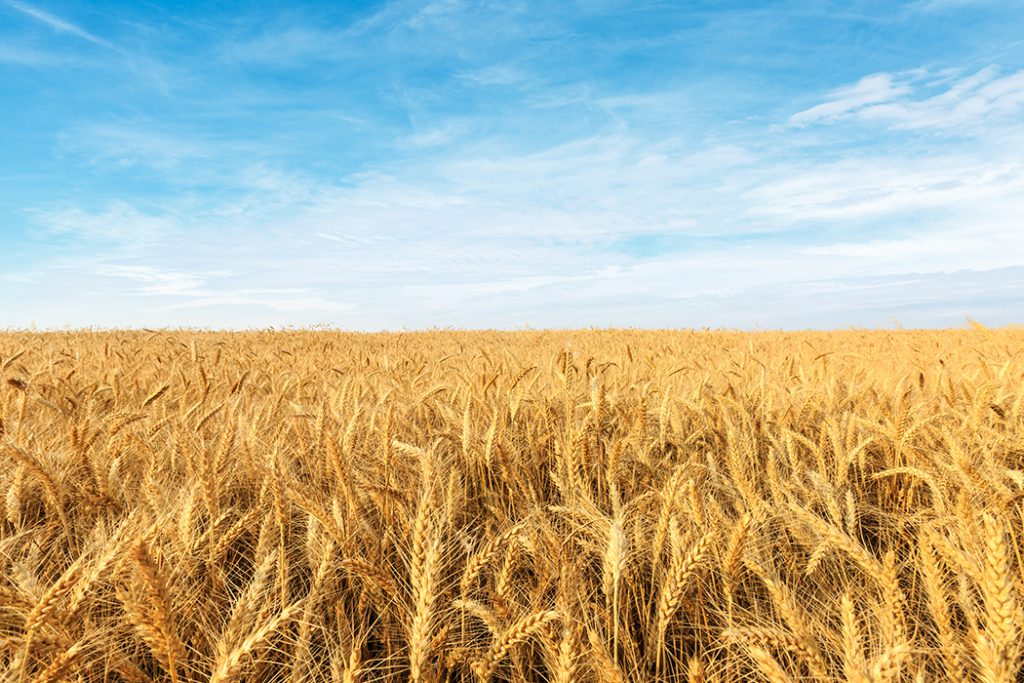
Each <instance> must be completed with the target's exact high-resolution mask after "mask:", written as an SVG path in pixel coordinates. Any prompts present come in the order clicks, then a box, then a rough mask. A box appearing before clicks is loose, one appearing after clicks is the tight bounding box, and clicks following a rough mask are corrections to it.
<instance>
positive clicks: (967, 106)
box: [789, 66, 1024, 133]
mask: <svg viewBox="0 0 1024 683" xmlns="http://www.w3.org/2000/svg"><path fill="white" fill-rule="evenodd" d="M927 75H928V74H927V72H925V74H924V76H923V75H922V73H921V72H908V73H906V74H874V75H872V76H867V77H865V78H863V79H861V80H860V81H859V82H858V83H857V84H856V85H853V86H849V87H847V88H841V89H839V90H836V91H834V92H833V93H831V95H830V97H829V99H828V100H826V101H825V102H823V103H821V104H818V105H815V106H814V107H811V108H810V109H806V110H804V111H801V112H798V113H796V114H794V115H792V116H791V117H790V118H789V124H790V125H791V126H797V127H804V126H809V125H813V124H825V123H832V122H835V121H838V120H841V119H856V120H860V121H864V122H874V123H880V124H883V125H885V126H888V127H889V128H891V129H895V130H924V129H933V130H943V131H950V132H957V133H972V132H977V131H978V129H979V128H980V127H982V126H985V125H988V124H991V123H992V122H1003V123H1011V124H1012V123H1016V122H1017V121H1018V120H1019V117H1020V114H1021V112H1024V71H1018V72H1016V73H1012V74H1008V75H1005V76H999V69H998V67H996V66H989V67H986V68H984V69H982V70H980V71H978V72H976V73H974V74H971V75H968V76H962V77H959V78H953V79H949V78H942V79H939V80H938V81H937V82H931V83H929V82H926V81H927V78H926V77H927ZM937 86H938V87H942V86H945V90H943V91H941V92H939V93H937V94H934V95H928V94H927V93H928V92H931V91H933V90H934V89H935V87H937Z"/></svg>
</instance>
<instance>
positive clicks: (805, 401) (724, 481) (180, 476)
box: [0, 326, 1024, 683]
mask: <svg viewBox="0 0 1024 683" xmlns="http://www.w3.org/2000/svg"><path fill="white" fill-rule="evenodd" d="M0 365H2V379H3V382H2V388H0V419H2V423H0V433H2V437H0V438H2V441H0V491H2V493H3V496H4V499H3V511H2V518H3V519H2V526H0V672H2V680H3V681H8V682H13V681H38V682H40V683H42V682H48V683H49V682H54V681H61V680H66V681H105V682H106V681H111V682H115V681H131V682H134V681H172V682H173V683H186V682H192V681H216V682H222V683H223V682H227V681H274V682H276V681H282V682H283V681H294V682H296V683H298V682H306V681H309V682H320V681H325V682H326V681H331V682H339V683H340V682H342V681H344V682H355V681H362V682H364V683H370V682H374V681H426V682H432V681H530V682H533V681H559V682H563V683H565V682H569V681H598V682H605V683H612V682H615V681H687V682H689V683H696V682H698V681H708V682H714V681H718V682H722V683H734V682H739V681H772V682H781V681H798V680H813V681H850V682H851V683H868V682H871V683H895V682H897V681H941V680H950V681H986V682H1001V681H1014V680H1016V679H1017V678H1018V676H1019V671H1020V667H1021V654H1022V653H1021V650H1022V642H1021V641H1022V638H1021V634H1022V629H1024V617H1022V611H1021V608H1022V607H1024V601H1022V598H1021V593H1022V589H1024V574H1022V567H1024V563H1022V559H1024V558H1022V557H1021V538H1022V534H1024V518H1022V505H1024V331H1020V330H1008V329H1007V330H988V329H984V328H981V327H980V326H976V327H975V328H973V329H969V330H959V331H884V332H883V331H878V332H865V331H844V332H829V333H815V332H807V333H774V332H764V333H740V332H698V331H692V332H670V331H665V332H656V331H627V330H622V331H572V332H554V331H548V332H533V331H523V332H507V333H506V332H449V331H436V332H424V333H409V334H347V333H340V332H326V331H268V332H239V333H213V332H198V331H137V332H66V333H46V334H38V333H29V332H24V333H14V332H10V333H4V334H0Z"/></svg>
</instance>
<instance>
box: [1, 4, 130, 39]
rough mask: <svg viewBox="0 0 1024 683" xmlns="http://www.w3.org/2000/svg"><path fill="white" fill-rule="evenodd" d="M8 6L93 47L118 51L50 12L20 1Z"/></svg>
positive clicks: (97, 37)
mask: <svg viewBox="0 0 1024 683" xmlns="http://www.w3.org/2000/svg"><path fill="white" fill-rule="evenodd" d="M7 5H8V6H10V7H12V8H14V9H16V10H17V11H19V12H21V13H22V14H25V15H27V16H29V17H32V18H33V19H35V20H36V21H39V22H42V23H43V24H46V25H47V26H49V27H50V28H52V29H53V30H54V31H58V32H60V33H68V34H70V35H73V36H77V37H79V38H81V39H82V40H86V41H88V42H90V43H92V44H93V45H99V46H100V47H105V48H107V49H108V50H117V49H118V48H117V47H116V46H115V45H114V44H113V43H111V42H110V41H107V40H104V39H103V38H100V37H99V36H96V35H94V34H92V33H90V32H89V31H86V30H85V29H83V28H82V27H80V26H77V25H76V24H73V23H71V22H70V21H67V20H65V19H62V18H60V17H58V16H56V15H53V14H51V13H49V12H46V11H44V10H42V9H39V8H38V7H36V6H34V5H30V4H28V3H25V2H20V1H19V0H7Z"/></svg>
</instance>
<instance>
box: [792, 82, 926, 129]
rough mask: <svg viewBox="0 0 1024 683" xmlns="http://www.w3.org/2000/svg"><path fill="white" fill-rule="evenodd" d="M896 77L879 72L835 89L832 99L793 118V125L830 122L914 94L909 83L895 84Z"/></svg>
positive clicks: (830, 95) (831, 95) (830, 97)
mask: <svg viewBox="0 0 1024 683" xmlns="http://www.w3.org/2000/svg"><path fill="white" fill-rule="evenodd" d="M895 80H896V78H895V77H894V76H893V75H892V74H887V73H879V74H872V75H870V76H865V77H864V78H862V79H860V80H859V81H857V83H855V84H854V85H850V86H846V87H843V88H839V89H838V90H834V91H832V92H831V93H830V94H829V99H828V100H826V101H825V102H822V103H821V104H817V105H815V106H813V107H811V108H810V109H805V110H804V111H801V112H798V113H796V114H793V115H792V116H790V117H789V124H790V125H791V126H807V125H810V124H814V123H828V122H830V121H835V120H836V119H840V118H843V117H845V116H848V115H850V114H851V113H853V112H856V111H857V110H859V109H861V108H863V107H865V106H867V105H870V104H877V103H879V102H890V101H892V100H895V99H897V98H899V97H901V96H903V95H906V94H908V93H909V92H911V89H910V86H909V85H907V84H903V83H900V84H897V83H895Z"/></svg>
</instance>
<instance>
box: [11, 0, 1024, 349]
mask: <svg viewBox="0 0 1024 683" xmlns="http://www.w3.org/2000/svg"><path fill="white" fill-rule="evenodd" d="M1022 122H1024V3H1021V2H1017V1H1006V0H991V1H986V0H913V1H912V2H903V3H899V2H892V1H884V2H883V1H879V2H867V1H865V2H857V1H855V0H854V1H849V2H840V1H835V2H828V1H827V0H813V1H806V2H803V1H800V2H798V1H790V2H786V1H780V2H771V3H768V2H764V3H752V2H730V1H728V0H722V1H719V2H683V1H680V2H647V1H644V0H635V1H622V2H619V1H616V0H593V1H589V2H585V1H582V0H580V1H577V2H572V1H561V2H518V1H516V0H509V1H505V2H470V1H462V0H441V1H438V2H351V3H322V4H316V3H313V4H301V3H294V2H288V3H280V4H275V3H272V2H264V3H252V4H246V3H237V4H235V3H196V2H146V3H122V2H103V1H99V2H89V3H80V2H67V1H65V0H31V1H22V0H0V327H12V326H13V327H24V326H28V325H31V324H33V323H35V324H37V325H39V326H41V327H61V326H66V325H70V326H134V327H142V326H161V325H172V326H178V325H189V326H213V327H250V326H277V325H312V324H328V325H332V326H340V327H344V328H350V329H367V330H374V329H401V328H405V327H409V328H420V327H431V326H456V327H506V328H511V327H518V326H522V325H530V326H534V327H562V326H611V325H614V326H645V327H669V326H688V327H703V326H712V327H717V326H729V327H762V328H775V327H786V328H804V327H818V328H822V327H824V328H830V327H845V326H850V325H856V326H891V325H894V324H902V325H905V326H961V325H963V324H964V323H965V320H966V318H967V317H968V316H970V317H972V318H976V319H978V320H980V321H982V322H984V323H986V324H994V325H995V324H1004V323H1010V322H1024V218H1022V217H1024V125H1022Z"/></svg>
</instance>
